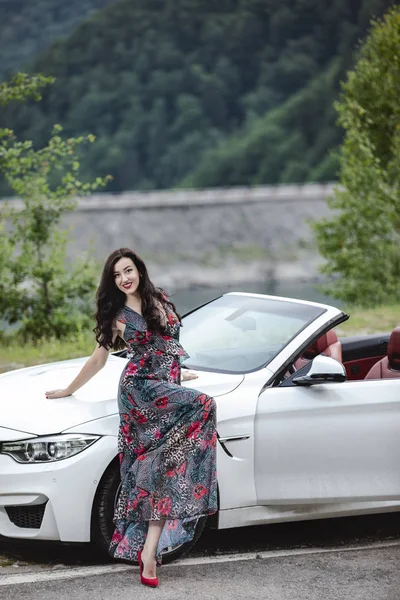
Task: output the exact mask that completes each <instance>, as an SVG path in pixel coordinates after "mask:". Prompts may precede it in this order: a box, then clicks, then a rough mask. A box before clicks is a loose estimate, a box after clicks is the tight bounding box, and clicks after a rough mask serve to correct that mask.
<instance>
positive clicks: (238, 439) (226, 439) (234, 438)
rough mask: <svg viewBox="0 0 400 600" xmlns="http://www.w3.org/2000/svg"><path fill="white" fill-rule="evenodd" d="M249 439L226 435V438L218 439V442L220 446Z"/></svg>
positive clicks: (247, 436)
mask: <svg viewBox="0 0 400 600" xmlns="http://www.w3.org/2000/svg"><path fill="white" fill-rule="evenodd" d="M249 438H250V436H249V435H228V436H227V437H219V438H218V439H219V441H220V442H221V443H222V444H225V443H226V442H238V441H240V440H248V439H249Z"/></svg>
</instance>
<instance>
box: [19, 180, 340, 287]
mask: <svg viewBox="0 0 400 600" xmlns="http://www.w3.org/2000/svg"><path fill="white" fill-rule="evenodd" d="M332 190H333V185H332V184H324V185H311V184H309V185H288V186H259V187H253V188H226V189H221V188H218V189H207V190H179V191H159V192H143V193H140V192H127V193H122V194H98V195H93V196H91V197H89V198H81V199H79V202H78V206H77V209H76V210H75V211H74V212H73V213H70V214H69V215H68V216H67V217H66V218H65V220H64V223H63V226H66V227H71V237H72V241H71V244H70V255H71V258H72V259H73V258H74V257H76V256H78V255H81V254H82V252H85V251H89V250H91V251H92V252H94V254H95V256H96V258H98V259H99V260H100V261H101V262H103V261H104V260H105V258H106V257H107V255H108V254H109V253H110V252H111V251H112V250H114V249H116V248H119V247H122V246H128V247H130V248H132V249H133V250H135V251H136V252H137V253H138V254H139V255H140V256H141V257H142V258H143V259H144V260H145V261H146V264H147V265H148V267H149V271H150V275H151V277H152V278H153V279H154V280H155V282H156V283H157V284H158V285H164V286H167V287H168V288H169V289H171V288H173V289H178V288H182V287H190V286H198V285H199V286H200V285H215V284H225V285H226V284H232V285H235V283H238V282H245V281H256V280H258V279H260V278H264V279H265V278H275V279H279V280H282V279H283V280H285V279H286V280H312V279H315V278H316V277H318V273H319V266H320V263H321V260H320V257H319V255H318V252H317V250H316V248H315V242H314V237H313V232H312V230H311V228H310V224H309V223H310V222H312V221H315V220H319V219H321V218H323V217H325V216H327V215H328V214H329V209H328V207H327V204H326V199H327V197H328V196H330V195H331V194H332ZM14 203H15V204H17V203H18V201H14V202H13V204H14Z"/></svg>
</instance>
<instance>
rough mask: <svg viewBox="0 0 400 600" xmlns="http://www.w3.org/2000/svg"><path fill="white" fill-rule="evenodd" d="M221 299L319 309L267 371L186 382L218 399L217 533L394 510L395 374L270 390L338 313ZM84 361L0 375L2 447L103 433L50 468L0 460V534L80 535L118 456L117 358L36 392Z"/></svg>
mask: <svg viewBox="0 0 400 600" xmlns="http://www.w3.org/2000/svg"><path fill="white" fill-rule="evenodd" d="M227 296H234V297H235V296H237V297H239V298H242V299H245V300H246V302H247V301H248V303H249V305H251V303H252V301H253V299H255V300H257V301H259V300H260V299H266V300H268V299H272V300H282V301H283V302H286V303H289V304H290V303H291V304H290V306H293V310H295V308H296V305H307V306H313V307H317V308H321V309H323V310H324V312H323V314H321V315H320V316H318V317H317V318H316V319H315V320H314V321H312V322H311V323H309V324H308V325H307V326H305V327H304V328H303V329H302V330H301V331H300V332H299V333H298V334H297V335H296V336H295V337H294V339H292V340H291V341H289V343H287V344H286V345H285V346H284V347H283V348H282V349H281V350H280V351H278V352H277V354H276V356H275V358H273V359H272V360H271V361H270V362H269V364H268V365H267V366H265V367H262V368H259V369H257V370H255V371H253V372H250V373H222V372H211V371H205V370H198V371H197V374H198V376H199V377H198V379H196V380H194V381H189V382H185V383H184V385H185V386H187V387H195V388H196V389H198V390H200V391H201V392H205V393H207V394H210V395H212V396H214V397H215V398H216V402H217V411H218V434H219V438H220V441H221V443H220V444H219V445H218V450H217V452H218V454H217V460H218V483H219V492H220V510H219V528H228V527H238V526H245V525H252V524H256V523H269V522H277V521H286V520H301V519H310V518H321V517H325V516H334V515H346V514H360V513H367V512H384V511H389V510H400V477H399V475H398V472H397V470H396V465H397V464H398V463H399V458H400V457H399V450H398V445H397V444H396V438H397V437H398V432H399V425H400V379H399V380H396V379H392V380H386V381H372V380H371V381H361V382H345V383H334V384H320V385H316V386H313V387H300V386H293V387H279V386H278V387H273V386H272V383H273V380H274V377H275V375H276V373H278V372H280V371H281V370H282V369H283V370H285V369H286V366H287V365H288V362H290V361H291V360H293V359H294V357H295V356H296V353H297V354H298V353H299V349H300V348H305V347H306V345H307V344H309V343H310V342H311V341H312V339H313V337H314V338H315V337H318V335H319V334H320V333H321V332H322V331H323V330H326V329H328V328H329V327H331V326H332V325H333V324H334V323H335V322H338V321H340V319H341V318H342V313H341V311H340V310H339V309H337V308H334V307H331V306H327V305H321V304H318V303H311V302H306V301H300V300H292V299H286V298H281V299H279V298H277V297H273V296H263V295H258V294H227ZM199 310H200V311H201V309H199ZM200 314H201V313H200ZM184 329H185V328H184ZM183 343H184V340H183ZM85 360H86V359H78V360H70V361H61V362H59V363H52V364H48V365H41V366H38V367H31V368H28V369H21V370H19V371H13V372H10V373H6V374H3V375H1V376H0V442H6V441H17V440H21V439H30V438H32V437H34V436H41V435H49V434H60V433H75V434H93V435H98V436H101V437H100V439H99V440H97V441H96V442H95V443H93V444H92V445H91V446H90V447H88V448H87V449H85V450H83V451H82V452H80V453H79V454H77V455H75V456H73V457H71V458H68V459H65V460H61V461H56V462H51V463H38V464H21V463H18V462H16V461H15V460H14V459H13V458H12V457H10V456H8V455H4V454H0V535H5V536H9V537H15V538H36V539H53V540H62V541H77V542H86V541H89V540H90V520H91V512H92V507H93V500H94V496H95V493H96V490H97V488H98V485H99V481H100V479H101V477H102V475H103V474H104V472H105V470H106V468H107V466H108V465H109V464H110V463H111V462H112V460H113V459H114V458H115V457H116V454H117V443H116V435H117V430H118V422H119V417H118V410H117V402H116V394H117V388H118V381H119V377H120V374H121V371H122V369H123V366H124V365H125V362H126V361H125V359H123V358H120V357H117V356H111V357H110V359H109V361H108V362H107V365H106V367H105V368H104V369H103V370H102V371H101V372H100V373H99V374H98V375H96V376H95V377H94V378H93V379H92V380H91V381H90V382H89V383H88V384H86V385H85V386H83V387H82V388H81V389H80V390H79V391H78V392H77V393H76V394H74V396H73V397H69V398H65V399H60V400H47V399H46V398H45V396H44V391H45V390H46V389H51V388H56V387H57V388H59V387H63V386H64V385H66V384H67V383H68V382H69V381H71V379H73V377H75V375H76V374H77V373H78V371H79V369H80V368H81V366H82V364H83V363H84V361H85ZM46 500H47V505H46V509H45V513H44V517H43V521H42V524H41V527H40V528H39V529H27V528H21V527H17V526H16V525H14V524H13V523H12V522H11V520H10V519H9V517H8V514H7V511H6V507H7V506H8V507H10V506H18V505H20V506H27V505H28V506H29V505H33V504H42V503H43V502H44V501H46Z"/></svg>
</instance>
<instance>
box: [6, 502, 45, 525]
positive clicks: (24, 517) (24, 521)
mask: <svg viewBox="0 0 400 600" xmlns="http://www.w3.org/2000/svg"><path fill="white" fill-rule="evenodd" d="M45 508H46V502H44V503H43V504H34V505H32V506H23V505H22V506H21V505H19V506H6V507H5V509H6V512H7V514H8V518H9V519H10V521H11V522H12V523H14V525H16V526H17V527H24V528H27V529H40V526H41V524H42V521H43V515H44V510H45Z"/></svg>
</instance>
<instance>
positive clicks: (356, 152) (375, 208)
mask: <svg viewBox="0 0 400 600" xmlns="http://www.w3.org/2000/svg"><path fill="white" fill-rule="evenodd" d="M399 73H400V8H399V7H395V8H393V9H391V10H390V11H388V13H387V14H386V15H385V17H384V18H383V19H382V20H375V21H373V22H372V27H371V30H370V32H369V35H368V36H367V38H366V40H365V42H364V44H363V45H362V46H361V48H360V50H359V56H358V61H357V63H356V66H355V68H354V70H353V71H351V72H349V74H348V78H347V80H346V82H345V83H344V84H343V88H342V95H341V97H340V99H339V101H338V102H337V104H336V109H337V111H338V113H339V123H340V125H341V126H342V127H343V128H344V130H345V139H344V142H343V145H342V147H341V149H340V155H339V160H340V187H338V189H337V190H336V193H335V194H334V196H333V197H332V198H331V199H330V202H329V205H330V207H331V208H332V209H333V211H334V216H333V217H332V218H328V219H326V220H324V221H322V222H320V223H318V224H317V225H316V226H315V231H316V235H317V240H318V245H319V249H320V251H321V253H322V255H323V256H324V257H325V258H326V260H327V262H326V265H325V267H324V272H325V273H326V274H328V275H330V276H334V277H337V280H336V281H335V283H334V284H333V285H332V286H330V289H329V291H330V293H331V294H333V295H334V296H336V297H338V298H341V299H343V300H345V301H346V302H349V303H356V304H359V305H363V306H374V305H378V304H380V303H383V302H388V301H391V300H394V301H396V302H398V299H399V292H400V187H399V185H400V100H399V99H400V76H399Z"/></svg>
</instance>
